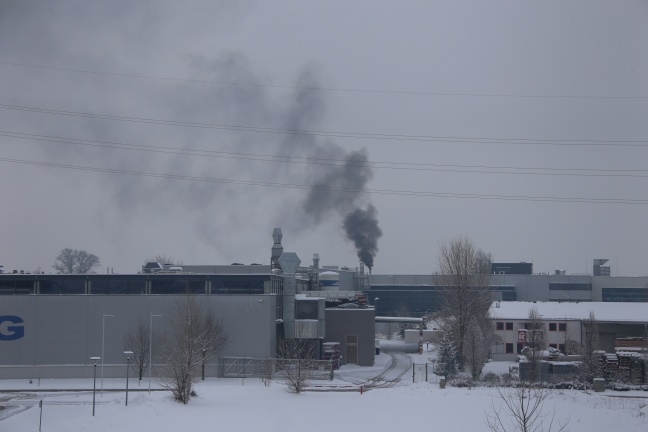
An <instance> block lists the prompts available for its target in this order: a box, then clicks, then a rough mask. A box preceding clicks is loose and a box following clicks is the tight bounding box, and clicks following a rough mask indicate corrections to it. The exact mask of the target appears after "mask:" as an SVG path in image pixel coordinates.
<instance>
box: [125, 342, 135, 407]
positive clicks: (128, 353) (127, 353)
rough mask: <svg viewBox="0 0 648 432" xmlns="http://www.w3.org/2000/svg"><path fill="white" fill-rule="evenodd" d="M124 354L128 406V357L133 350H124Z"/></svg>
mask: <svg viewBox="0 0 648 432" xmlns="http://www.w3.org/2000/svg"><path fill="white" fill-rule="evenodd" d="M124 355H126V406H128V370H129V369H130V358H131V356H132V355H133V351H124Z"/></svg>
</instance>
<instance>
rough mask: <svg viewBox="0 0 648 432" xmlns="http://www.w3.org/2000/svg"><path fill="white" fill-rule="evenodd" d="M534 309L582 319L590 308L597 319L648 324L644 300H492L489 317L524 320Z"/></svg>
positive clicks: (549, 315)
mask: <svg viewBox="0 0 648 432" xmlns="http://www.w3.org/2000/svg"><path fill="white" fill-rule="evenodd" d="M531 308H536V309H537V311H538V313H539V314H540V315H541V316H542V319H543V320H544V321H546V320H585V319H588V318H589V315H590V311H591V312H594V315H595V316H596V320H597V321H605V322H640V323H648V303H621V302H619V303H617V302H580V303H571V302H560V303H559V302H493V304H492V305H491V307H490V309H489V311H490V315H491V317H492V318H500V319H512V320H524V319H527V318H528V317H529V310H530V309H531Z"/></svg>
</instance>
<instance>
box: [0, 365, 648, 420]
mask: <svg viewBox="0 0 648 432" xmlns="http://www.w3.org/2000/svg"><path fill="white" fill-rule="evenodd" d="M425 355H426V353H424V355H423V356H413V355H412V356H411V357H412V358H413V359H414V360H418V359H421V358H424V357H425ZM415 362H416V361H415ZM389 363H390V361H389V355H388V354H382V355H380V356H378V357H377V362H376V366H375V367H373V368H360V367H343V368H342V370H341V371H340V374H339V375H338V376H342V377H345V379H347V378H349V377H354V378H353V380H352V381H354V382H353V383H350V382H349V381H342V380H341V379H339V378H338V379H336V380H335V381H334V382H333V383H330V382H328V381H324V382H313V384H318V385H319V384H321V385H335V386H337V387H335V388H331V389H328V390H329V391H321V390H325V389H323V388H321V387H313V388H312V390H320V391H308V392H306V393H303V394H300V395H295V394H290V393H288V392H287V391H286V388H285V386H284V385H283V384H282V383H281V382H280V381H279V380H274V381H273V382H272V384H271V385H270V386H269V387H265V386H264V385H263V384H262V383H261V382H260V380H258V379H251V378H248V379H245V380H242V379H215V378H212V379H207V381H205V382H200V383H199V384H198V385H197V387H196V391H197V393H198V396H197V397H195V398H194V399H192V401H191V402H190V404H189V405H180V404H178V403H176V402H174V401H173V400H172V399H171V396H170V394H169V393H168V392H165V391H153V392H152V393H151V394H149V393H148V391H146V388H147V382H146V381H144V382H142V385H141V387H138V384H137V381H136V380H133V381H131V384H130V387H131V389H132V390H133V391H131V392H130V393H129V403H128V406H125V393H124V391H123V390H122V391H112V390H114V389H119V387H120V386H122V387H123V385H124V382H123V380H121V381H120V380H106V381H105V385H104V388H105V389H107V390H111V391H104V393H103V396H99V393H97V404H96V415H95V417H93V416H92V391H77V390H75V389H92V380H47V381H43V382H42V383H41V386H40V388H41V389H43V390H46V389H54V388H57V389H62V390H63V391H60V392H47V391H45V392H40V393H33V392H30V393H22V392H16V393H6V391H7V390H9V389H31V390H33V389H34V387H36V385H37V383H33V384H29V383H28V382H25V381H24V380H20V381H19V380H5V381H0V390H3V391H4V392H3V393H0V402H1V403H0V405H4V406H5V408H4V409H2V410H0V418H2V420H0V431H2V432H14V431H18V432H22V431H37V430H38V425H39V409H38V401H39V400H41V399H42V400H43V401H44V402H43V426H42V430H43V431H44V432H81V431H84V432H85V431H96V432H115V431H119V432H128V431H138V432H141V431H154V432H178V431H182V432H185V431H186V432H190V431H212V430H223V431H228V432H232V431H282V432H290V431H304V430H306V431H309V432H331V431H336V432H340V431H350V430H360V431H371V430H376V431H387V430H392V429H394V428H395V427H398V428H399V429H401V430H418V429H421V428H423V429H430V430H452V431H484V430H488V429H487V426H486V423H485V416H486V414H487V413H491V412H492V410H493V407H492V406H493V404H495V406H499V398H498V397H497V391H496V390H495V389H492V388H476V389H467V388H452V387H447V388H446V389H443V390H442V389H440V388H439V385H438V384H436V383H426V382H420V383H412V380H411V374H407V373H406V374H404V375H403V376H402V378H401V381H400V382H398V383H396V384H395V385H394V386H393V387H389V388H374V389H371V390H369V391H365V392H363V394H360V392H359V391H355V390H358V388H359V387H358V382H360V381H362V380H363V379H365V378H367V377H369V376H372V375H376V373H379V372H381V369H383V368H385V367H386V365H388V364H389ZM492 367H495V368H497V367H503V368H504V369H505V368H507V365H506V364H503V365H497V364H496V365H492ZM331 390H333V391H331ZM335 390H354V391H335ZM12 405H13V406H12ZM545 410H546V411H547V412H552V411H553V410H555V414H556V419H560V420H566V419H569V426H568V430H569V431H572V432H592V431H608V430H620V431H627V432H632V431H646V430H648V392H641V391H637V392H622V393H615V392H610V391H607V392H606V393H603V394H600V393H592V392H583V391H571V390H564V391H557V390H556V391H552V393H551V397H550V399H549V400H548V401H547V402H546V404H545Z"/></svg>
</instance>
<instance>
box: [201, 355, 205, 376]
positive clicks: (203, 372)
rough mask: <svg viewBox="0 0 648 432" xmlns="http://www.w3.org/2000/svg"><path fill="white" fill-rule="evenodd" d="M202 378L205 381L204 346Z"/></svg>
mask: <svg viewBox="0 0 648 432" xmlns="http://www.w3.org/2000/svg"><path fill="white" fill-rule="evenodd" d="M202 354H203V357H202V380H203V381H205V348H203V349H202Z"/></svg>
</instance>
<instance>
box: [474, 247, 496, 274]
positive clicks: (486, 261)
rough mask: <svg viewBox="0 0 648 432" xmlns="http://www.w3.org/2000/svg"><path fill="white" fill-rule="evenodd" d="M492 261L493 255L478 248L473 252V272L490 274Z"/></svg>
mask: <svg viewBox="0 0 648 432" xmlns="http://www.w3.org/2000/svg"><path fill="white" fill-rule="evenodd" d="M492 262H493V255H492V254H491V253H490V252H484V251H483V250H481V249H478V250H477V252H475V273H477V274H482V275H486V274H490V273H491V263H492Z"/></svg>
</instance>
